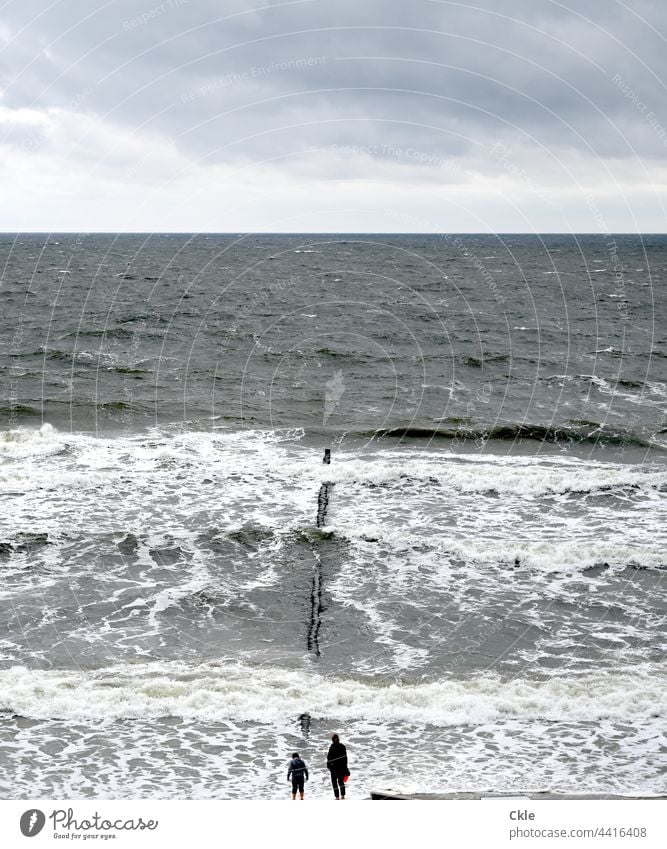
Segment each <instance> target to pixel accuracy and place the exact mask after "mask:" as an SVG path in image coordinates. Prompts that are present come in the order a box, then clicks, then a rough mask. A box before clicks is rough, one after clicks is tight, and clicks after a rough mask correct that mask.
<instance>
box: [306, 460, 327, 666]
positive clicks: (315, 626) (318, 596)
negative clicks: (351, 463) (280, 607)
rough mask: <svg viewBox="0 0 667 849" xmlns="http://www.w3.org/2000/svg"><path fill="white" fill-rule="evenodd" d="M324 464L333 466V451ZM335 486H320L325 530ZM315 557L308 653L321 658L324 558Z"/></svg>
mask: <svg viewBox="0 0 667 849" xmlns="http://www.w3.org/2000/svg"><path fill="white" fill-rule="evenodd" d="M322 462H323V463H324V464H325V465H326V466H328V465H330V464H331V449H330V448H325V449H324V459H323V460H322ZM332 489H333V484H332V483H331V482H329V481H326V482H325V483H323V484H322V485H321V486H320V492H319V495H318V496H317V527H318V528H323V527H324V525H325V524H326V518H327V509H328V507H329V495H330V492H331V490H332ZM313 554H314V556H315V569H314V570H313V583H312V586H311V590H310V624H309V626H308V651H312V652H314V653H315V656H316V657H319V656H320V654H321V652H320V641H319V636H320V625H321V624H322V558H321V556H320V554H319V552H317V551H315V550H313Z"/></svg>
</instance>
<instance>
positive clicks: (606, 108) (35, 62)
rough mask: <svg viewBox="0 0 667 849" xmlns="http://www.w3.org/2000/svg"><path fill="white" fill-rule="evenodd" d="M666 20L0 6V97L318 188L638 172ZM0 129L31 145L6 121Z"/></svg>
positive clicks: (650, 139)
mask: <svg viewBox="0 0 667 849" xmlns="http://www.w3.org/2000/svg"><path fill="white" fill-rule="evenodd" d="M666 18H667V11H666V10H664V9H662V8H661V7H660V6H659V5H658V4H655V3H651V2H649V0H634V2H631V3H627V4H624V3H621V2H617V1H616V0H589V1H588V2H586V3H578V2H574V0H571V2H570V3H569V4H566V3H558V2H552V0H479V2H476V3H457V2H438V1H437V0H415V2H411V3H406V2H404V0H364V2H359V0H355V2H352V0H339V2H337V3H335V4H334V3H330V2H327V0H303V2H290V3H264V4H261V3H257V4H250V3H245V2H225V3H224V4H220V3H216V2H213V0H199V2H197V1H196V0H188V2H184V0H165V2H158V3H155V2H153V0H146V2H136V0H133V2H128V0H119V2H111V3H108V2H107V3H103V2H97V3H93V4H81V3H79V2H76V0H65V2H60V3H57V4H51V5H48V4H47V3H46V2H45V0H41V2H36V1H35V0H28V2H21V3H20V4H19V3H13V4H11V5H9V6H7V7H5V9H4V18H3V21H2V27H1V28H0V47H2V52H1V53H0V82H1V86H0V88H1V90H2V98H1V99H0V106H1V107H3V108H5V109H9V110H17V109H25V108H29V109H33V110H42V111H46V110H53V109H57V110H63V111H65V112H68V113H73V114H75V115H80V116H82V123H81V128H82V132H84V131H85V126H86V122H85V120H83V119H84V118H90V117H91V116H95V117H96V118H97V119H99V120H100V121H103V122H105V123H106V124H108V126H109V127H110V128H113V127H121V128H125V129H126V130H127V131H129V132H134V133H150V134H153V135H154V136H157V137H160V138H163V139H164V140H165V142H168V143H169V144H170V145H172V146H173V147H174V148H175V150H176V151H178V153H179V155H180V156H182V157H183V158H184V160H186V161H189V162H192V163H199V164H200V165H201V166H206V167H209V166H215V165H234V166H239V165H241V166H243V165H247V164H249V163H253V162H263V161H267V160H270V161H272V162H273V163H274V167H276V168H279V169H280V170H282V171H283V172H285V173H290V172H295V173H298V174H301V175H309V174H310V175H311V176H312V175H314V174H315V173H316V174H317V175H318V178H319V179H356V178H358V177H359V174H360V169H361V171H363V169H369V168H376V169H379V170H378V171H377V173H378V174H383V175H386V173H387V169H389V170H393V172H394V175H395V178H396V179H410V180H412V179H415V180H419V179H421V178H422V177H423V173H424V169H426V170H429V169H430V171H432V172H433V173H434V174H436V176H438V175H439V178H440V179H442V180H443V182H447V181H456V180H457V179H462V178H463V177H464V176H465V175H466V174H469V173H470V172H473V171H474V172H475V173H478V174H480V175H486V176H487V177H489V178H502V177H503V176H505V177H507V176H510V177H511V176H512V175H513V176H514V178H515V179H516V178H517V174H519V176H522V179H524V178H529V179H530V180H531V181H533V182H538V183H539V182H546V183H550V182H552V181H558V180H562V179H563V178H564V176H567V175H569V177H568V179H569V178H571V175H572V173H573V170H574V171H577V169H580V168H581V167H583V166H582V161H583V160H586V159H589V160H590V161H591V162H595V163H596V167H602V168H603V169H604V167H605V163H606V162H607V161H609V162H613V161H618V160H621V159H625V160H632V159H636V160H637V161H638V163H639V165H638V169H637V173H638V174H641V173H642V169H643V172H644V173H645V174H648V172H649V170H650V167H649V165H648V163H650V162H659V163H662V162H664V161H665V159H666V156H667V129H665V127H667V109H666V108H665V104H666V103H667V90H666V88H665V63H666V59H665V57H666V56H667V50H666V49H665V48H666V47H667V43H666V40H665V35H666V33H667V28H666V27H665V23H666V20H665V19H666ZM70 126H71V124H70ZM663 130H664V132H663ZM110 131H111V129H110ZM38 132H39V133H41V134H42V136H43V133H44V130H43V128H40V129H39V131H37V129H36V130H35V133H34V134H33V137H32V138H33V141H32V144H33V145H38V146H39V148H40V150H42V149H44V148H45V147H46V148H47V149H48V145H49V143H51V144H53V145H54V146H55V145H57V142H58V139H57V138H56V137H55V136H54V134H53V133H52V134H51V136H50V137H47V139H46V140H45V139H44V138H42V137H41V136H40V137H39V138H40V140H38ZM0 133H1V135H2V139H4V141H5V143H13V144H15V145H16V144H19V145H21V144H23V145H24V148H26V149H27V147H28V145H27V144H26V143H25V141H24V140H23V141H22V139H24V135H25V126H22V127H18V126H17V124H16V121H15V120H9V119H8V120H7V121H6V122H5V123H4V124H3V125H2V129H1V131H0ZM49 138H50V142H49ZM2 139H0V140H2ZM17 140H18V141H17ZM498 144H502V145H503V147H504V149H505V150H506V151H510V154H508V155H507V156H506V158H505V161H503V160H502V159H501V158H499V156H498V155H497V154H498V148H497V147H495V148H494V145H498ZM82 146H83V147H84V148H85V146H86V145H85V142H82ZM346 148H347V150H345V149H346ZM92 155H94V154H92ZM429 157H430V159H429ZM509 162H511V168H510V167H509V165H508V163H509ZM443 163H445V164H444V165H443ZM455 163H458V164H455ZM117 164H118V163H115V165H116V166H117ZM457 168H458V169H459V172H458V176H457V172H456V169H457Z"/></svg>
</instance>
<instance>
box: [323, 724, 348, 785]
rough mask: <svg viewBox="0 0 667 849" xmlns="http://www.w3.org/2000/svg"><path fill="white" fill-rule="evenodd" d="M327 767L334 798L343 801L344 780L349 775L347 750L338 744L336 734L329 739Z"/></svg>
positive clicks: (338, 739) (338, 740)
mask: <svg viewBox="0 0 667 849" xmlns="http://www.w3.org/2000/svg"><path fill="white" fill-rule="evenodd" d="M327 767H328V769H329V772H330V773H331V784H332V786H333V792H334V796H335V797H336V799H345V778H346V777H347V776H348V775H349V774H350V770H349V769H348V768H347V749H346V748H345V746H344V745H343V744H342V743H341V742H340V738H339V736H338V734H333V735H332V737H331V745H330V746H329V751H328V753H327Z"/></svg>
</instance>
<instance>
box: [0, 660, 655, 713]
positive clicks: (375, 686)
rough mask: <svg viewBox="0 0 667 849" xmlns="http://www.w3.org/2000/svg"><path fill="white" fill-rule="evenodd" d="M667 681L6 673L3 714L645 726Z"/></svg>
mask: <svg viewBox="0 0 667 849" xmlns="http://www.w3.org/2000/svg"><path fill="white" fill-rule="evenodd" d="M666 685H667V674H666V671H665V668H664V667H663V666H661V665H657V664H645V665H641V666H635V667H633V668H632V669H621V670H619V671H610V670H605V671H604V672H600V673H588V674H583V673H581V674H573V673H571V674H569V675H563V676H559V677H552V678H549V679H539V678H537V677H535V678H526V677H522V678H513V679H504V678H501V677H500V676H498V675H494V674H481V675H479V674H478V675H470V676H469V677H467V678H465V679H463V680H461V679H455V678H443V679H440V680H437V681H431V682H419V683H402V684H401V683H391V682H379V681H377V680H376V681H370V680H363V679H354V678H342V677H327V676H324V675H320V674H318V673H315V672H310V671H304V670H297V669H286V668H279V667H260V668H256V667H252V666H250V665H247V664H243V663H233V664H232V663H229V664H226V663H207V664H202V665H200V666H197V667H194V668H193V667H189V666H187V665H186V664H184V663H179V662H172V663H167V662H165V663H157V662H156V663H148V664H132V665H125V666H123V665H118V666H114V667H110V668H105V669H99V670H93V671H84V670H71V671H65V670H49V671H40V670H31V669H27V668H25V667H21V666H15V667H12V668H10V669H4V670H2V671H0V694H1V695H0V710H1V711H5V712H8V713H12V714H16V715H19V716H23V717H27V718H31V719H66V720H71V721H77V720H105V719H112V720H113V719H138V718H141V719H157V718H159V717H170V716H173V717H183V718H188V719H196V720H204V721H225V720H230V719H233V720H237V721H252V722H260V723H273V722H275V721H276V720H281V719H284V718H286V717H290V716H293V717H295V718H296V717H298V716H299V715H301V714H304V713H307V714H309V715H310V716H311V717H312V718H313V719H322V720H332V721H339V722H344V721H351V720H358V719H361V720H369V721H404V722H410V723H414V724H424V725H426V724H428V725H435V726H450V725H475V724H481V723H487V722H497V721H499V720H503V719H523V720H543V721H554V722H556V721H589V722H591V721H597V720H602V719H616V720H629V721H633V722H636V721H637V720H640V719H648V718H655V717H660V716H664V715H665V713H667V686H666Z"/></svg>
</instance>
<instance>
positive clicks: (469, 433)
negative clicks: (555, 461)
mask: <svg viewBox="0 0 667 849" xmlns="http://www.w3.org/2000/svg"><path fill="white" fill-rule="evenodd" d="M356 435H358V436H360V437H362V438H371V439H383V438H398V439H426V440H435V439H456V440H458V441H462V442H475V441H484V442H486V441H487V440H496V441H501V442H515V441H517V440H522V439H530V440H536V441H538V442H553V443H557V444H561V443H591V444H593V445H616V446H627V447H636V448H649V447H652V446H654V443H652V442H651V441H649V440H647V439H646V438H645V437H644V436H640V435H639V434H636V433H632V432H631V431H622V430H611V429H610V428H607V427H603V426H596V427H591V426H579V427H572V426H568V425H561V426H551V425H532V424H507V425H496V426H495V427H489V428H472V427H471V428H465V427H459V428H454V429H452V428H431V427H412V426H408V427H392V428H380V429H378V430H372V431H363V432H361V433H359V434H356Z"/></svg>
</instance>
